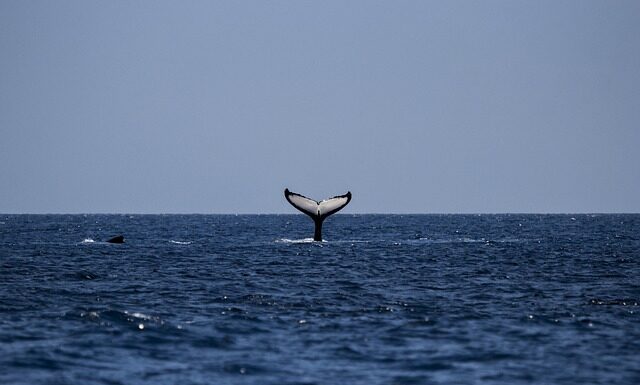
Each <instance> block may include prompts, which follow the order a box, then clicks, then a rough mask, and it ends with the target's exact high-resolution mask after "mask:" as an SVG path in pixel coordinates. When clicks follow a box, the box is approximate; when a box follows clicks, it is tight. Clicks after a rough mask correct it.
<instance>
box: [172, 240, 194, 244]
mask: <svg viewBox="0 0 640 385" xmlns="http://www.w3.org/2000/svg"><path fill="white" fill-rule="evenodd" d="M169 243H173V244H174V245H190V244H192V243H193V242H191V241H174V240H173V239H172V240H170V241H169Z"/></svg>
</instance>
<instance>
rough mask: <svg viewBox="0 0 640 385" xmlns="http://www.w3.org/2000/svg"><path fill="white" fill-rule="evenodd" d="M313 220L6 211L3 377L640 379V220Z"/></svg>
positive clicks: (24, 380)
mask: <svg viewBox="0 0 640 385" xmlns="http://www.w3.org/2000/svg"><path fill="white" fill-rule="evenodd" d="M119 234H122V235H124V236H125V238H126V243H125V244H109V243H105V242H103V241H104V240H105V239H108V238H109V237H111V236H114V235H119ZM312 235H313V223H312V222H311V221H310V220H309V219H308V218H306V217H305V216H303V215H239V216H234V215H0V383H1V384H638V383H640V315H639V312H640V306H639V303H640V278H639V277H640V215H346V214H343V215H340V214H338V215H335V216H333V217H331V218H329V219H328V220H327V221H326V222H325V226H324V234H323V236H324V238H325V241H324V242H322V243H320V242H312V241H310V239H309V237H312Z"/></svg>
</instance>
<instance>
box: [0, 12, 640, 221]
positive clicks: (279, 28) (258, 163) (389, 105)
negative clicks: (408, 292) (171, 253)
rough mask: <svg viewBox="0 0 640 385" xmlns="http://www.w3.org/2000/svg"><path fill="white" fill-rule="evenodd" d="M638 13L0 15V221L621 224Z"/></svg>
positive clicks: (636, 174)
mask: <svg viewBox="0 0 640 385" xmlns="http://www.w3.org/2000/svg"><path fill="white" fill-rule="evenodd" d="M638 20H640V2H638V1H623V0H619V1H586V0H575V1H562V0H551V1H544V0H543V1H512V0H508V1H507V0H505V1H405V0H398V1H372V0H367V1H355V0H352V1H344V0H339V1H293V0H291V1H280V0H278V1H222V0H221V1H155V0H154V1H90V0H79V1H68V0H61V1H44V0H43V1H38V0H30V1H23V0H2V1H0V213H296V211H295V210H294V209H293V208H292V207H291V206H289V205H288V203H287V202H286V201H285V199H284V196H283V190H284V188H285V187H288V188H289V189H290V190H292V191H295V192H299V193H301V194H304V195H306V196H309V197H311V198H315V199H318V200H319V199H323V198H327V197H331V196H334V195H338V194H344V193H346V191H348V190H349V191H351V192H352V194H353V200H352V201H351V203H350V204H349V206H348V207H347V208H345V209H344V210H343V211H342V212H343V213H582V212H587V213H592V212H636V213H637V212H640V150H639V147H640V125H639V122H640V22H638Z"/></svg>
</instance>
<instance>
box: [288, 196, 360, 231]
mask: <svg viewBox="0 0 640 385" xmlns="http://www.w3.org/2000/svg"><path fill="white" fill-rule="evenodd" d="M284 197H285V198H286V199H287V201H288V202H289V203H291V205H292V206H293V207H295V208H296V209H298V210H299V211H301V212H303V213H305V214H307V215H308V216H310V217H311V219H313V223H315V231H314V233H313V240H314V241H322V222H324V220H325V219H326V218H327V217H328V216H329V215H331V214H335V213H337V212H338V211H340V210H341V209H342V208H343V207H344V206H346V205H347V204H348V203H349V202H350V201H351V192H350V191H349V192H347V193H346V194H344V195H338V196H335V197H333V198H329V199H325V200H323V201H320V202H318V201H315V200H313V199H310V198H307V197H305V196H304V195H300V194H297V193H294V192H291V191H289V189H288V188H287V189H285V190H284Z"/></svg>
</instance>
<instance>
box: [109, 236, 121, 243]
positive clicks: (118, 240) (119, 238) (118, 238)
mask: <svg viewBox="0 0 640 385" xmlns="http://www.w3.org/2000/svg"><path fill="white" fill-rule="evenodd" d="M107 243H124V236H122V235H118V236H116V237H113V238H111V239H109V240H107Z"/></svg>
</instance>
